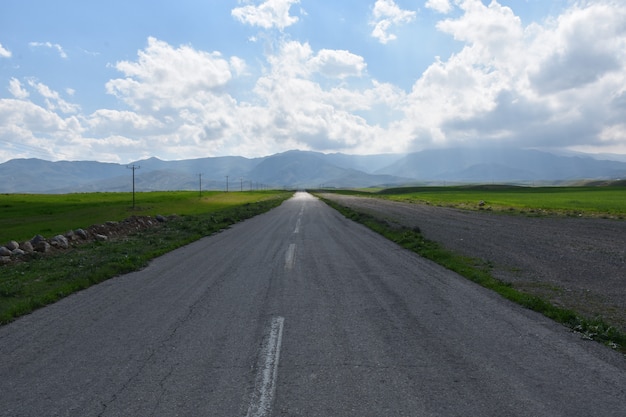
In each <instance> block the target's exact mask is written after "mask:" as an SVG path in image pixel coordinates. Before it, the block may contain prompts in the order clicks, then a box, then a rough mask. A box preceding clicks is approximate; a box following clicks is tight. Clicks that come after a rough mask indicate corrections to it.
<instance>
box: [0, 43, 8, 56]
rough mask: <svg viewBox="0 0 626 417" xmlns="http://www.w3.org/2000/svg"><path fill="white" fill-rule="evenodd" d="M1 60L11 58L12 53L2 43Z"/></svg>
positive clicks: (0, 48)
mask: <svg viewBox="0 0 626 417" xmlns="http://www.w3.org/2000/svg"><path fill="white" fill-rule="evenodd" d="M0 58H11V51H9V50H8V49H5V48H4V47H3V46H2V44H1V43H0Z"/></svg>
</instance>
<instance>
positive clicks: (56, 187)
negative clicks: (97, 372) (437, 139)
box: [0, 149, 626, 193]
mask: <svg viewBox="0 0 626 417" xmlns="http://www.w3.org/2000/svg"><path fill="white" fill-rule="evenodd" d="M131 165H135V166H137V167H139V169H138V170H136V171H135V187H136V190H138V191H166V190H196V189H198V188H199V187H200V181H202V189H205V190H207V189H218V190H219V189H226V187H227V181H228V188H229V189H231V190H239V189H244V190H248V189H257V188H268V187H271V188H319V187H325V188H357V187H389V186H401V185H409V184H425V183H440V182H455V183H493V182H499V183H530V182H536V181H546V182H563V181H571V182H573V181H581V180H596V181H605V180H615V179H624V178H626V163H625V162H620V161H614V160H598V159H595V158H592V157H590V156H586V155H575V156H563V155H554V154H551V153H547V152H540V151H535V150H519V149H438V150H425V151H421V152H416V153H412V154H408V155H400V154H387V155H347V154H341V153H336V154H323V153H319V152H308V151H288V152H283V153H278V154H275V155H270V156H267V157H262V158H244V157H237V156H230V157H215V158H199V159H188V160H180V161H163V160H160V159H158V158H149V159H144V160H140V161H136V162H133V163H131V164H128V165H122V164H114V163H102V162H94V161H58V162H50V161H44V160H41V159H14V160H10V161H7V162H5V163H2V164H0V178H1V179H2V180H1V181H0V193H71V192H98V191H129V190H130V189H131V187H132V173H131V171H130V170H129V169H128V167H129V166H131ZM200 174H201V175H200Z"/></svg>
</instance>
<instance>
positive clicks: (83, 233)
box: [74, 229, 89, 240]
mask: <svg viewBox="0 0 626 417" xmlns="http://www.w3.org/2000/svg"><path fill="white" fill-rule="evenodd" d="M74 233H75V234H76V236H78V237H80V238H81V239H84V240H87V239H88V238H89V235H88V234H87V232H86V231H85V230H83V229H76V230H75V231H74Z"/></svg>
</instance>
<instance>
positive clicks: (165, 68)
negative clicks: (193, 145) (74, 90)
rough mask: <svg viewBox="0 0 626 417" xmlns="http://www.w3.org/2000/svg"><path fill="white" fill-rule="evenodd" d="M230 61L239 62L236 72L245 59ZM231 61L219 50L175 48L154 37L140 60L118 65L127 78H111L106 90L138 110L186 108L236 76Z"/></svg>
mask: <svg viewBox="0 0 626 417" xmlns="http://www.w3.org/2000/svg"><path fill="white" fill-rule="evenodd" d="M230 62H233V63H234V64H235V71H239V70H241V69H242V68H243V61H242V60H238V59H234V60H232V59H231V61H230ZM230 62H229V61H228V60H226V59H224V58H223V57H222V55H221V54H220V53H219V52H212V53H208V52H204V51H199V50H196V49H194V48H192V47H191V46H186V45H183V46H180V47H178V48H174V47H172V46H171V45H169V44H168V43H167V42H163V41H160V40H158V39H156V38H152V37H151V38H149V39H148V46H147V47H146V49H145V50H142V51H139V53H138V60H137V61H135V62H131V61H121V62H118V63H117V64H116V65H115V68H116V69H117V70H118V71H120V72H122V73H123V74H124V75H125V76H126V78H118V79H114V80H110V81H109V82H107V84H106V89H107V92H108V93H109V94H113V95H115V96H117V97H119V98H120V99H122V100H123V101H124V102H126V103H127V104H128V105H130V106H131V107H132V108H134V109H142V108H148V109H152V110H158V109H161V108H167V107H184V106H186V105H187V104H188V103H189V101H190V100H191V101H193V100H194V98H195V97H197V96H199V95H202V94H207V93H210V92H212V91H217V90H219V89H220V88H222V87H224V86H225V85H226V84H227V83H228V82H229V81H230V80H231V78H232V76H233V75H232V73H231V63H230Z"/></svg>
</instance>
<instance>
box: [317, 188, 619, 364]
mask: <svg viewBox="0 0 626 417" xmlns="http://www.w3.org/2000/svg"><path fill="white" fill-rule="evenodd" d="M322 200H323V201H324V202H325V203H326V204H328V205H329V206H331V207H333V208H334V209H335V210H337V211H339V212H340V213H342V214H343V215H344V216H346V217H347V218H349V219H351V220H354V221H356V222H359V223H362V224H363V225H365V226H367V227H369V228H370V229H372V230H373V231H375V232H377V233H379V234H381V235H382V236H384V237H386V238H387V239H390V240H392V241H393V242H396V243H397V244H399V245H401V246H403V247H404V248H406V249H409V250H412V251H413V252H415V253H417V254H419V255H420V256H423V257H424V258H427V259H430V260H432V261H434V262H436V263H438V264H439V265H441V266H443V267H445V268H447V269H449V270H451V271H454V272H456V273H458V274H459V275H461V276H463V277H465V278H467V279H469V280H471V281H473V282H475V283H477V284H479V285H481V286H483V287H485V288H488V289H490V290H493V291H495V292H496V293H498V294H500V295H501V296H503V297H504V298H506V299H508V300H510V301H513V302H515V303H517V304H519V305H522V306H524V307H526V308H528V309H531V310H533V311H536V312H539V313H541V314H543V315H544V316H546V317H549V318H551V319H553V320H555V321H556V322H558V323H561V324H563V325H565V326H567V327H569V328H571V329H572V330H573V331H576V332H579V333H580V334H581V335H582V337H584V338H586V339H590V340H595V341H598V342H601V343H603V344H605V345H607V346H609V347H611V348H613V349H615V350H618V351H620V352H621V353H624V354H626V334H624V333H622V332H620V331H618V330H617V329H616V328H615V327H613V326H610V325H609V324H607V323H605V322H604V321H603V320H602V319H600V318H598V319H593V320H589V319H586V318H584V317H581V316H580V315H579V314H577V313H576V312H574V311H572V310H568V309H564V308H561V307H557V306H554V305H553V304H551V303H549V302H548V301H546V300H544V299H542V298H540V297H537V296H535V295H531V294H526V293H524V292H522V291H519V290H517V289H515V288H513V287H512V286H511V285H510V284H508V283H505V282H503V281H500V280H498V279H496V278H494V277H493V275H492V274H491V268H492V267H491V265H489V264H488V263H485V262H483V261H481V260H477V259H474V258H469V257H465V256H460V255H457V254H455V253H453V252H451V251H449V250H447V249H445V248H443V247H442V246H441V245H439V244H438V243H436V242H433V241H430V240H427V239H425V238H424V237H423V236H422V234H421V233H420V231H419V230H418V229H411V228H408V227H405V226H399V225H394V224H391V223H389V222H388V221H386V220H383V219H379V218H377V217H375V216H372V215H370V214H367V213H363V212H359V211H356V210H353V209H351V208H349V207H345V206H343V205H340V204H337V203H335V202H333V201H330V200H327V199H323V198H322Z"/></svg>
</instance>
